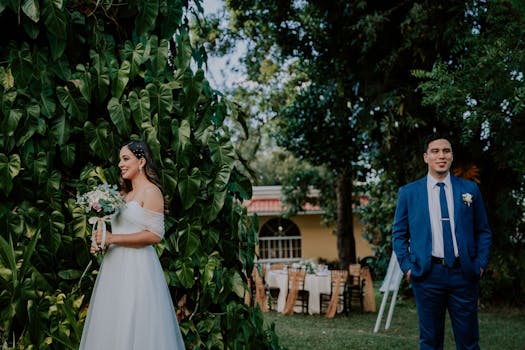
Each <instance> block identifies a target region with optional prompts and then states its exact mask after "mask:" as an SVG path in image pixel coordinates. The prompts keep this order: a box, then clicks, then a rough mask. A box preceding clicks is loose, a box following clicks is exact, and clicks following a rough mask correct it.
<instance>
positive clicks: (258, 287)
mask: <svg viewBox="0 0 525 350" xmlns="http://www.w3.org/2000/svg"><path fill="white" fill-rule="evenodd" d="M259 269H260V270H259ZM262 271H263V268H262V266H260V267H259V266H257V265H256V266H254V267H253V271H252V279H253V281H254V282H255V288H254V291H253V292H252V295H253V301H252V305H255V304H257V305H259V307H260V309H261V311H262V312H268V311H269V310H268V299H267V296H266V289H265V288H264V282H263V277H262V276H261V273H263V276H264V272H262Z"/></svg>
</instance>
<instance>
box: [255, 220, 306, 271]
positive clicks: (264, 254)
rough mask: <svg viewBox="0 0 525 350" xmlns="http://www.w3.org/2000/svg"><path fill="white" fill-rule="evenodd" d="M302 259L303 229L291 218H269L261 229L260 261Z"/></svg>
mask: <svg viewBox="0 0 525 350" xmlns="http://www.w3.org/2000/svg"><path fill="white" fill-rule="evenodd" d="M300 259H301V231H300V230H299V227H297V225H296V224H295V223H294V222H293V221H292V220H289V219H285V218H282V217H276V218H272V219H270V220H268V221H267V222H266V223H265V224H264V225H263V226H262V227H261V230H260V231H259V261H261V262H265V261H267V262H277V261H294V260H295V261H298V260H300Z"/></svg>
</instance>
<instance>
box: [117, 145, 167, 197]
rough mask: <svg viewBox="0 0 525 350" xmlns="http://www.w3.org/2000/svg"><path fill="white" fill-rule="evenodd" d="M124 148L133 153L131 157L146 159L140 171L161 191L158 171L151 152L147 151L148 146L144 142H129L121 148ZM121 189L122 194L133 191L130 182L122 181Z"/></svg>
mask: <svg viewBox="0 0 525 350" xmlns="http://www.w3.org/2000/svg"><path fill="white" fill-rule="evenodd" d="M124 146H126V147H128V148H129V150H130V151H131V153H133V155H134V156H135V157H137V158H138V159H140V158H144V159H146V164H145V165H144V167H143V168H142V171H144V174H145V175H146V177H147V178H148V180H149V181H151V182H152V183H153V184H154V185H155V186H157V187H158V188H159V189H160V190H161V191H162V185H161V183H160V176H159V170H158V168H157V164H156V163H155V160H154V159H153V156H152V155H151V150H150V149H149V146H148V144H147V143H146V142H144V141H129V142H126V143H124V144H123V145H122V147H124ZM121 188H122V191H123V192H124V193H128V192H130V191H131V190H132V189H133V187H132V185H131V181H129V180H125V179H122V187H121Z"/></svg>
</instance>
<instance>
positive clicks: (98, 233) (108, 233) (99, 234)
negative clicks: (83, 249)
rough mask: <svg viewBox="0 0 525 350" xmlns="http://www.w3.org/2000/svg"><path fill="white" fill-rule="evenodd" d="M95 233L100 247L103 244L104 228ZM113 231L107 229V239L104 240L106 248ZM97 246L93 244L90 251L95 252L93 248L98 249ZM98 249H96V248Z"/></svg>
mask: <svg viewBox="0 0 525 350" xmlns="http://www.w3.org/2000/svg"><path fill="white" fill-rule="evenodd" d="M93 234H94V235H95V242H96V243H97V247H100V246H101V245H102V238H103V237H102V236H103V235H102V230H101V229H98V230H96V231H95V232H94V233H93ZM111 235H112V234H111V232H110V231H107V230H106V240H105V242H104V248H105V249H107V248H108V247H109V245H110V242H111ZM97 247H94V246H91V249H90V251H91V252H93V248H95V249H97ZM95 251H96V250H95Z"/></svg>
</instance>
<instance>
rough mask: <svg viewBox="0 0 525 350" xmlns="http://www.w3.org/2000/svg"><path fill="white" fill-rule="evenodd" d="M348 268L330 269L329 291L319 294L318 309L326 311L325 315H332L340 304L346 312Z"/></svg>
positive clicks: (346, 312) (321, 311)
mask: <svg viewBox="0 0 525 350" xmlns="http://www.w3.org/2000/svg"><path fill="white" fill-rule="evenodd" d="M347 281H348V270H331V271H330V293H320V294H319V311H320V313H324V312H326V317H334V316H335V314H336V313H337V310H339V309H340V308H339V305H342V306H343V307H342V311H343V312H344V313H345V314H348V307H347V302H348V301H347V294H348V293H347V290H346V283H347Z"/></svg>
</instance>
